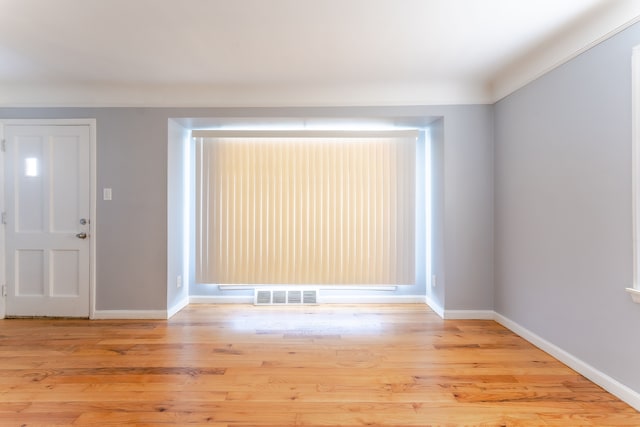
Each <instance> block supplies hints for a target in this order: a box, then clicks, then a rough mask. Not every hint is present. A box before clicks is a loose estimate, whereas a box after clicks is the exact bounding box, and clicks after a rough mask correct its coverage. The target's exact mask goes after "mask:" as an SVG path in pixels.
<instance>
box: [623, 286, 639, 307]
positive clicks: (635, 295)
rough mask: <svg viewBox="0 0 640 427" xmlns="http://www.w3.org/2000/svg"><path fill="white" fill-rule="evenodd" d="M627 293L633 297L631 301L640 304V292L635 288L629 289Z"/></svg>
mask: <svg viewBox="0 0 640 427" xmlns="http://www.w3.org/2000/svg"><path fill="white" fill-rule="evenodd" d="M626 291H627V292H629V294H630V295H631V300H632V301H633V302H635V303H637V304H640V290H638V289H635V288H627V289H626Z"/></svg>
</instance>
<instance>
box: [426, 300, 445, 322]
mask: <svg viewBox="0 0 640 427" xmlns="http://www.w3.org/2000/svg"><path fill="white" fill-rule="evenodd" d="M425 302H426V303H427V305H428V306H429V308H431V310H433V312H434V313H436V314H437V315H438V316H440V318H441V319H444V308H442V306H441V305H440V304H438V303H437V302H435V301H434V300H433V299H431V298H429V296H426V297H425Z"/></svg>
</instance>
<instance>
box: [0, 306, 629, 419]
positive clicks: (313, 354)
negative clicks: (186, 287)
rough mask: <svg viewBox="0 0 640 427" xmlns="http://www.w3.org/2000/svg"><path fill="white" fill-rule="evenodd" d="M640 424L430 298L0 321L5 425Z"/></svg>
mask: <svg viewBox="0 0 640 427" xmlns="http://www.w3.org/2000/svg"><path fill="white" fill-rule="evenodd" d="M95 425H100V426H124V425H136V426H164V425H173V426H204V425H207V426H213V427H243V426H244V427H249V426H253V427H267V426H269V427H274V426H280V427H282V426H308V427H316V426H317V427H319V426H324V427H328V426H361V425H373V426H396V427H403V426H405V427H408V426H509V427H517V426H571V427H575V426H640V414H639V413H638V412H636V411H635V410H634V409H633V408H631V407H629V406H628V405H626V404H625V403H624V402H621V401H620V400H619V399H617V398H616V397H614V396H612V395H611V394H609V393H607V392H605V391H604V390H602V389H601V388H600V387H598V386H596V385H595V384H593V383H591V382H589V381H588V380H586V379H585V378H584V377H582V376H580V375H578V374H577V373H575V372H574V371H573V370H571V369H570V368H568V367H567V366H565V365H563V364H562V363H560V362H559V361H557V360H555V359H554V358H552V357H551V356H549V355H548V354H546V353H544V352H543V351H541V350H539V349H537V348H535V347H534V346H532V345H531V344H529V343H528V342H526V341H524V340H523V339H522V338H520V337H518V336H517V335H515V334H513V333H511V332H510V331H508V330H507V329H505V328H504V327H502V326H500V325H498V324H497V323H495V322H493V321H486V320H481V321H473V320H442V319H440V318H439V317H438V316H436V315H435V314H434V313H433V312H431V311H430V310H429V309H428V308H427V307H426V306H424V305H418V304H415V305H412V304H403V305H353V306H352V305H340V306H331V305H322V306H308V307H254V306H240V305H224V306H216V305H194V306H189V307H187V308H186V309H184V310H183V311H181V312H180V313H178V314H177V315H176V316H174V317H173V318H172V319H170V320H168V321H155V320H153V321H143V320H131V321H117V320H105V321H87V320H73V319H6V320H0V426H3V427H4V426H28V427H33V426H95Z"/></svg>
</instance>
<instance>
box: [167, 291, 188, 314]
mask: <svg viewBox="0 0 640 427" xmlns="http://www.w3.org/2000/svg"><path fill="white" fill-rule="evenodd" d="M188 305H189V297H188V296H187V297H184V298H182V299H181V300H180V301H178V303H177V304H175V305H174V306H173V307H171V308H170V309H169V310H167V319H171V318H172V317H173V316H175V315H176V313H178V312H179V311H180V310H182V309H183V308H185V307H186V306H188Z"/></svg>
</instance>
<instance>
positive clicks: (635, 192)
mask: <svg viewBox="0 0 640 427" xmlns="http://www.w3.org/2000/svg"><path fill="white" fill-rule="evenodd" d="M631 99H632V107H631V114H632V120H631V206H632V220H633V227H632V233H633V236H632V238H633V286H632V287H631V288H627V292H629V294H630V295H631V299H632V300H633V302H636V303H640V283H638V279H639V277H638V275H639V273H640V45H639V46H636V47H634V48H633V51H632V54H631Z"/></svg>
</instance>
